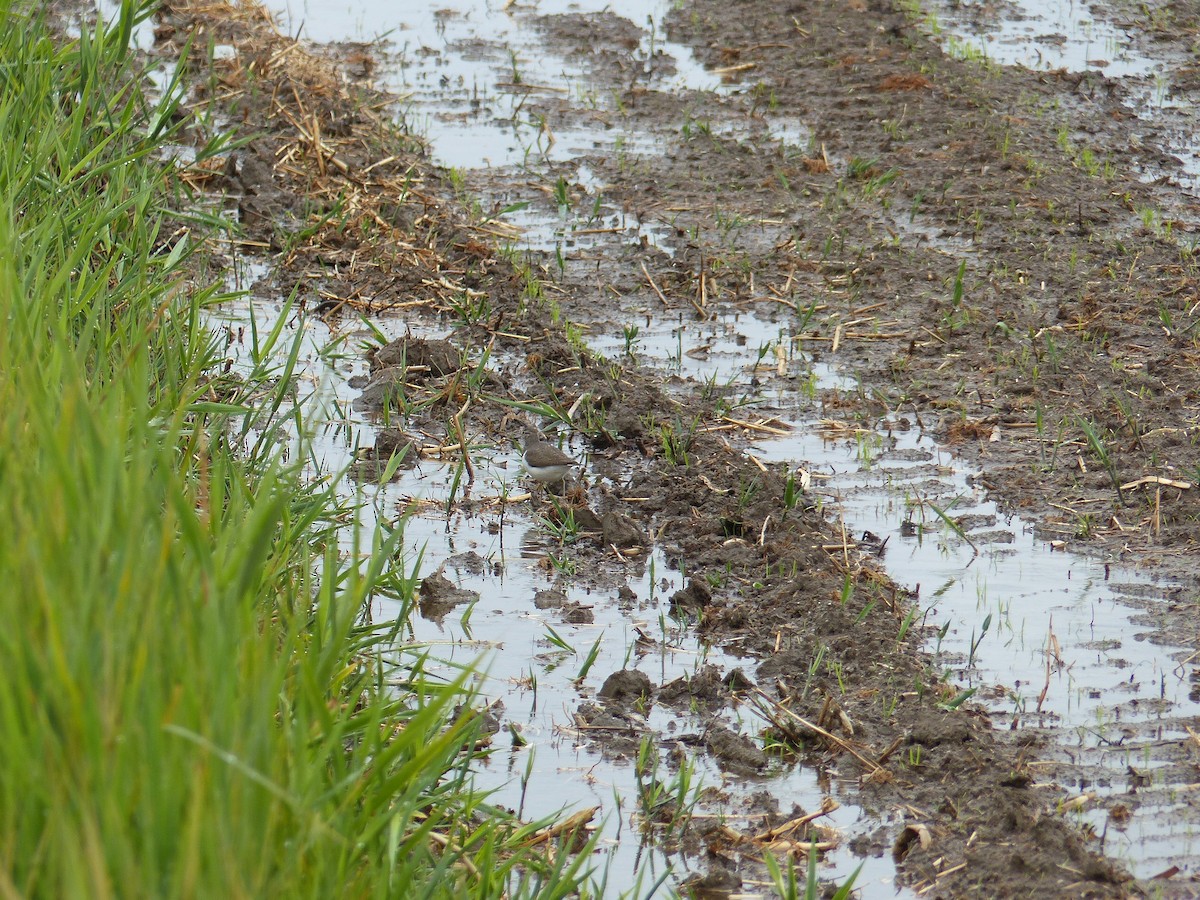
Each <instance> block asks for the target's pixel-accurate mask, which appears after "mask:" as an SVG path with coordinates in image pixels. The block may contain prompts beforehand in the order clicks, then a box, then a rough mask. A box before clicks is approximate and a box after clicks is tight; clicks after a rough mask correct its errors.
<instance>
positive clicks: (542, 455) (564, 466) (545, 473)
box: [521, 427, 579, 484]
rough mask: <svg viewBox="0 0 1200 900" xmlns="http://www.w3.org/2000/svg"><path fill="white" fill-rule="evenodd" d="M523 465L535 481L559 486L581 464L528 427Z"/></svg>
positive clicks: (522, 453) (522, 456)
mask: <svg viewBox="0 0 1200 900" xmlns="http://www.w3.org/2000/svg"><path fill="white" fill-rule="evenodd" d="M521 465H523V466H524V467H525V471H526V472H528V473H529V474H530V476H531V477H532V478H533V480H534V481H540V482H543V483H544V484H557V483H558V482H561V481H562V480H563V479H564V478H566V477H567V476H568V475H569V474H570V473H571V470H572V469H573V468H575V467H576V466H577V465H579V463H577V462H576V461H575V460H574V459H572V458H571V457H569V456H567V454H565V453H563V452H562V451H561V450H559V449H558V448H557V447H555V446H554V445H553V444H548V443H546V442H545V441H543V440H542V439H541V437H540V436H539V435H538V433H537V431H536V430H534V429H533V428H529V427H526V429H525V444H524V448H523V450H522V452H521Z"/></svg>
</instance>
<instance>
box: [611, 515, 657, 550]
mask: <svg viewBox="0 0 1200 900" xmlns="http://www.w3.org/2000/svg"><path fill="white" fill-rule="evenodd" d="M601 529H602V530H603V533H604V543H605V545H608V546H613V547H617V548H619V549H622V550H625V549H628V548H630V547H644V546H645V544H646V538H645V536H644V535H643V534H642V530H641V529H640V528H638V527H637V525H635V524H634V522H633V520H632V519H630V518H629V517H628V516H626V515H622V514H621V513H619V512H617V511H615V510H610V511H609V512H606V513H605V514H604V518H603V519H602V520H601Z"/></svg>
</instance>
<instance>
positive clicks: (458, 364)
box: [371, 337, 463, 378]
mask: <svg viewBox="0 0 1200 900" xmlns="http://www.w3.org/2000/svg"><path fill="white" fill-rule="evenodd" d="M462 360H463V355H462V351H460V350H459V349H458V348H457V347H455V346H454V345H453V344H451V343H450V342H449V341H443V340H427V339H425V338H409V337H403V338H397V339H396V340H394V341H391V342H390V343H388V344H386V345H384V346H382V347H380V348H379V349H378V350H376V351H375V353H374V354H372V355H371V368H372V369H373V370H375V371H378V370H379V369H387V368H389V367H391V366H399V367H402V368H405V369H408V370H409V371H410V372H412V373H413V374H414V376H419V375H420V374H421V373H424V374H425V375H426V376H431V377H435V378H436V377H441V376H443V375H450V374H451V373H453V372H457V371H458V370H459V369H460V368H462Z"/></svg>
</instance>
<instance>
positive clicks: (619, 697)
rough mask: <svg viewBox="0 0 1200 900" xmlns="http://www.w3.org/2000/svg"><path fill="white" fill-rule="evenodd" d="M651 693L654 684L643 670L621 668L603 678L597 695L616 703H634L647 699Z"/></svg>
mask: <svg viewBox="0 0 1200 900" xmlns="http://www.w3.org/2000/svg"><path fill="white" fill-rule="evenodd" d="M653 693H654V685H653V684H651V682H650V677H649V676H648V675H646V673H645V672H639V671H638V670H636V669H622V670H621V671H620V672H613V673H612V674H611V675H609V676H608V677H607V678H606V679H604V684H603V685H602V686H601V687H600V691H599V693H598V695H597V696H599V697H601V698H602V699H604V700H609V701H612V702H613V703H617V704H635V703H643V702H645V701H646V700H649V699H650V697H651V696H652V695H653Z"/></svg>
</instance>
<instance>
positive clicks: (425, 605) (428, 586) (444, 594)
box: [417, 571, 479, 622]
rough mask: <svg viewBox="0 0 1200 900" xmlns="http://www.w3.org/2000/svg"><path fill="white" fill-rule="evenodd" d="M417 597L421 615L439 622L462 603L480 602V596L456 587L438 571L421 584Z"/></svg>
mask: <svg viewBox="0 0 1200 900" xmlns="http://www.w3.org/2000/svg"><path fill="white" fill-rule="evenodd" d="M417 597H418V604H419V606H420V610H421V615H422V616H424V617H425V618H426V619H431V620H433V621H435V622H439V621H441V620H442V619H443V618H445V616H446V614H447V613H449V612H450V611H451V610H452V609H454V607H456V606H458V605H459V604H460V603H473V602H475V601H476V600H478V599H479V594H478V593H476V592H475V591H469V590H466V589H465V588H460V587H456V586H455V585H454V583H453V582H451V581H450V579H448V578H447V577H446V576H445V575H443V574H442V573H441V572H440V571H438V572H435V573H434V574H432V575H429V576H427V577H426V578H425V579H424V580H423V581H422V582H421V588H420V590H419V591H418V592H417Z"/></svg>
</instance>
